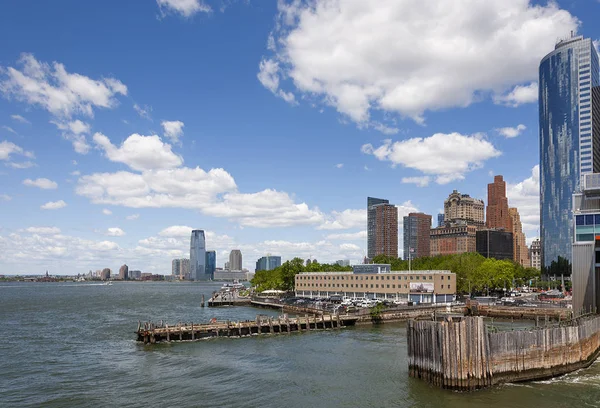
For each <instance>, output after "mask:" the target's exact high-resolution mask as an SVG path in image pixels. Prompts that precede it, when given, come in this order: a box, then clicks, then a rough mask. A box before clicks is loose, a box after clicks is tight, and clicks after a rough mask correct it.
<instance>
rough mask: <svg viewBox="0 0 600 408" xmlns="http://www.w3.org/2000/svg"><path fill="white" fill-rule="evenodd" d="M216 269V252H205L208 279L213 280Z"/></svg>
mask: <svg viewBox="0 0 600 408" xmlns="http://www.w3.org/2000/svg"><path fill="white" fill-rule="evenodd" d="M216 269H217V252H216V251H206V274H207V275H210V279H213V280H214V278H215V270H216Z"/></svg>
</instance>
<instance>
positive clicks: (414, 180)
mask: <svg viewBox="0 0 600 408" xmlns="http://www.w3.org/2000/svg"><path fill="white" fill-rule="evenodd" d="M430 181H431V177H429V176H421V177H402V182H403V183H405V184H416V185H417V187H427V186H428V185H429V182H430Z"/></svg>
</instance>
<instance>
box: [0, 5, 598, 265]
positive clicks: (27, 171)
mask: <svg viewBox="0 0 600 408" xmlns="http://www.w3.org/2000/svg"><path fill="white" fill-rule="evenodd" d="M599 19H600V3H599V2H597V1H593V0H572V1H558V2H554V3H547V2H537V1H536V2H533V1H529V2H528V1H527V0H490V1H487V2H485V5H483V4H482V2H478V1H473V0H460V1H458V0H457V1H454V2H451V3H450V2H446V1H437V2H436V1H431V2H420V1H414V0H403V1H400V0H389V1H384V0H381V1H378V2H364V1H351V0H337V1H318V0H315V1H311V2H302V1H283V0H282V1H279V2H276V1H267V0H264V1H257V0H256V1H255V0H245V1H244V0H239V1H236V0H205V1H200V0H158V1H156V2H154V1H146V2H122V1H103V2H93V1H86V2H81V1H68V0H63V1H60V2H37V1H29V0H23V1H19V2H9V3H6V4H3V5H2V6H1V12H0V274H13V273H34V274H37V273H43V272H45V271H46V270H49V271H50V273H57V274H74V273H75V274H76V273H79V272H82V273H84V272H87V271H88V270H90V269H93V270H96V269H99V268H104V267H110V268H112V269H113V270H116V269H118V267H119V266H120V265H121V264H122V263H125V262H126V263H127V264H128V265H129V266H130V269H141V270H143V271H148V272H154V273H170V262H171V259H172V258H174V257H183V256H187V255H189V232H190V230H191V228H201V229H205V230H206V231H207V247H208V248H210V249H215V250H217V264H218V265H219V266H222V265H223V263H224V262H225V261H226V260H227V254H228V253H229V251H230V250H231V249H234V248H239V249H241V251H242V254H243V260H244V266H245V267H247V268H249V269H251V270H253V269H254V263H255V261H256V259H257V258H259V257H260V256H262V255H264V254H267V253H271V254H276V255H282V256H283V257H284V259H287V258H291V257H293V256H301V257H303V258H307V257H308V256H312V257H313V258H317V259H318V260H319V261H323V262H325V261H327V262H332V261H335V260H336V259H350V260H352V261H353V262H356V261H359V260H360V259H362V257H363V256H364V254H365V249H366V233H365V229H366V210H365V205H366V197H367V196H369V195H371V196H375V197H382V198H388V199H389V200H390V201H391V202H392V203H395V204H396V205H398V206H399V212H400V215H401V216H402V215H406V214H407V213H408V212H410V211H416V210H418V211H423V212H426V213H429V214H433V215H434V219H435V218H436V217H435V214H437V213H438V211H440V210H441V209H442V208H443V201H444V198H445V197H447V195H448V194H449V193H450V192H451V191H452V190H453V189H457V190H459V191H461V192H463V193H467V194H470V195H472V196H474V197H478V198H482V199H484V200H485V199H486V191H487V183H489V182H491V180H492V176H493V175H494V174H502V175H504V177H505V180H507V182H508V183H509V185H508V193H509V204H510V205H511V206H516V207H517V208H519V211H520V213H521V217H522V221H523V223H524V230H525V233H526V235H527V238H528V241H530V240H531V239H533V238H534V237H536V236H537V234H538V223H539V222H538V219H539V204H538V202H539V191H538V189H539V187H538V185H539V182H538V174H537V168H536V166H537V164H538V160H539V159H538V157H539V152H538V149H539V147H538V111H537V110H538V106H537V66H538V63H539V60H540V59H541V58H542V57H543V56H544V55H545V54H547V53H548V52H550V51H551V50H552V49H553V46H554V44H555V42H556V41H557V40H558V39H560V38H564V37H566V36H569V35H570V31H571V30H573V31H574V32H576V33H578V34H582V35H584V36H586V37H589V38H592V39H594V40H598V39H600V29H599V28H598V25H597V24H595V23H597V21H599ZM400 238H401V237H400ZM400 241H401V240H400ZM400 248H402V244H401V243H400Z"/></svg>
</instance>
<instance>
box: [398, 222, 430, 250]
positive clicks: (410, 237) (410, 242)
mask: <svg viewBox="0 0 600 408" xmlns="http://www.w3.org/2000/svg"><path fill="white" fill-rule="evenodd" d="M430 230H431V215H429V214H423V213H410V214H408V216H406V217H404V259H405V260H408V257H409V256H410V259H417V258H421V257H424V256H429V255H430V245H429V231H430Z"/></svg>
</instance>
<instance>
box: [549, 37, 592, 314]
mask: <svg viewBox="0 0 600 408" xmlns="http://www.w3.org/2000/svg"><path fill="white" fill-rule="evenodd" d="M598 66H599V63H598V54H597V53H596V50H595V47H594V44H593V42H592V40H591V39H589V38H583V37H582V36H576V37H575V36H573V35H572V36H571V38H567V39H564V40H562V41H559V42H558V43H557V44H556V46H555V47H554V51H552V52H550V53H549V54H548V55H546V56H545V57H544V58H543V59H542V60H541V62H540V66H539V81H538V83H539V104H538V105H539V130H540V212H541V213H540V229H541V231H540V233H541V237H540V238H541V245H542V270H545V269H546V268H548V267H550V265H551V263H552V262H553V261H554V262H556V261H558V258H559V257H561V258H564V259H566V260H567V261H568V262H571V254H572V243H573V242H575V239H574V237H573V223H572V219H571V214H572V213H573V201H572V200H573V198H572V195H573V194H574V193H576V192H578V191H580V187H581V186H580V184H581V177H582V176H583V175H585V174H590V173H593V172H600V145H599V140H600V139H598V137H596V135H593V130H592V129H593V128H594V125H595V123H596V120H597V119H600V118H598V117H597V116H596V117H594V115H593V112H592V110H591V109H590V105H593V101H592V98H593V96H592V93H593V92H592V88H593V87H596V86H598V85H600V72H599V69H598ZM573 309H574V310H575V304H573Z"/></svg>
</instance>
